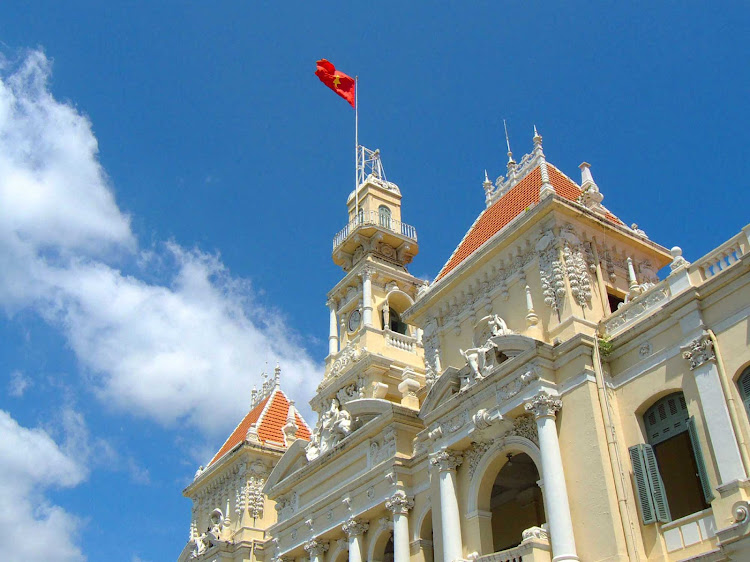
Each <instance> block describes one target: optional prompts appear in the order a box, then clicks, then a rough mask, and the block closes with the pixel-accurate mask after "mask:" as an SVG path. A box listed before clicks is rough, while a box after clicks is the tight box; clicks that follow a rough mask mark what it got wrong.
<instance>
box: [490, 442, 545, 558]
mask: <svg viewBox="0 0 750 562" xmlns="http://www.w3.org/2000/svg"><path fill="white" fill-rule="evenodd" d="M506 458H507V461H506V462H505V464H504V465H503V467H502V468H501V469H500V471H499V472H498V473H497V476H496V477H495V481H494V483H493V485H492V491H491V494H490V512H491V513H492V545H493V548H494V552H500V551H501V550H506V549H508V548H512V547H514V546H518V545H519V544H520V543H521V539H522V534H523V531H525V530H526V529H528V528H530V527H541V526H542V524H544V522H545V521H546V516H545V513H544V500H543V498H542V490H541V489H540V488H539V485H538V484H537V482H538V481H539V471H538V470H537V468H536V465H535V464H534V461H533V460H532V459H531V457H529V455H527V454H526V453H507V454H506Z"/></svg>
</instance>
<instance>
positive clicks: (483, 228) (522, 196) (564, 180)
mask: <svg viewBox="0 0 750 562" xmlns="http://www.w3.org/2000/svg"><path fill="white" fill-rule="evenodd" d="M547 170H548V173H549V179H550V183H551V184H552V186H553V187H554V188H555V191H556V192H557V194H558V195H560V196H561V197H565V198H566V199H568V200H570V201H576V200H577V199H578V198H579V197H580V196H581V193H582V192H581V188H580V187H579V186H578V185H577V184H576V183H575V182H574V181H573V180H571V179H570V178H569V177H568V176H566V175H565V174H563V173H562V172H561V171H560V170H558V169H557V168H555V167H554V166H553V165H552V164H550V163H549V162H548V163H547ZM541 187H542V173H541V171H540V169H539V166H537V167H536V168H534V169H533V170H532V171H531V172H529V173H528V174H527V175H526V176H525V177H524V178H523V179H522V180H521V181H519V182H518V183H517V184H516V185H514V186H513V187H512V188H511V189H509V190H508V192H507V193H506V194H505V195H503V196H502V197H500V198H499V199H498V200H497V201H495V202H494V203H493V204H492V205H490V206H489V207H488V208H487V209H485V210H484V211H482V213H481V214H480V215H479V217H478V218H477V220H476V221H475V222H474V224H473V225H472V226H471V228H470V229H469V231H468V232H467V233H466V236H464V239H463V240H462V241H461V243H460V244H459V245H458V247H457V248H456V250H455V251H454V252H453V255H451V257H450V258H449V259H448V262H447V263H446V264H445V265H444V266H443V269H442V270H441V271H440V273H439V274H438V276H437V278H436V279H435V281H438V280H440V279H441V278H443V277H445V276H446V275H447V274H448V273H450V272H451V271H453V270H454V269H455V268H456V267H458V265H459V264H460V263H461V262H462V261H464V260H465V259H466V258H468V257H469V256H470V255H471V254H473V253H474V252H475V251H476V250H477V249H478V248H479V247H480V246H481V245H482V244H484V243H485V242H487V240H489V239H490V238H492V236H493V235H495V234H496V233H498V232H499V231H500V230H501V229H502V228H504V227H505V226H507V225H508V224H509V223H510V221H512V220H513V219H514V218H516V217H517V216H518V215H520V214H521V213H523V212H524V211H525V210H526V209H528V208H529V207H532V206H534V205H536V204H537V203H539V190H540V189H541ZM605 216H606V218H607V219H609V220H610V221H612V222H615V223H618V224H622V221H620V219H618V218H617V217H615V216H614V215H612V214H611V213H607V214H606V215H605Z"/></svg>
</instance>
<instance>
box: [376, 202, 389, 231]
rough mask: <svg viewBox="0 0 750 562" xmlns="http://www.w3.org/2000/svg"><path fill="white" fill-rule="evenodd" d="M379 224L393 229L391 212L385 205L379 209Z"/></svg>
mask: <svg viewBox="0 0 750 562" xmlns="http://www.w3.org/2000/svg"><path fill="white" fill-rule="evenodd" d="M378 223H379V224H380V226H384V227H385V228H391V210H390V209H389V208H388V207H386V206H385V205H381V206H380V207H378Z"/></svg>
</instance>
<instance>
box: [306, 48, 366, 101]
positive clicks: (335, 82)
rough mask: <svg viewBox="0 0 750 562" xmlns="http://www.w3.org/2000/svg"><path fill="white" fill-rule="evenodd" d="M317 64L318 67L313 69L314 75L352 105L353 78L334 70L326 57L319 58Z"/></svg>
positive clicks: (354, 84)
mask: <svg viewBox="0 0 750 562" xmlns="http://www.w3.org/2000/svg"><path fill="white" fill-rule="evenodd" d="M317 64H318V69H317V70H316V71H315V75H316V76H317V77H318V78H320V81H321V82H323V84H325V85H326V86H328V87H329V88H331V90H333V91H334V92H336V93H337V94H338V95H340V96H341V97H342V98H344V99H345V100H346V101H348V102H349V105H351V106H352V107H354V89H355V87H356V83H355V82H354V78H352V77H351V76H347V75H346V74H344V73H343V72H341V71H339V70H336V67H335V66H333V65H332V64H331V63H330V62H328V61H327V60H326V59H320V60H319V61H318V63H317Z"/></svg>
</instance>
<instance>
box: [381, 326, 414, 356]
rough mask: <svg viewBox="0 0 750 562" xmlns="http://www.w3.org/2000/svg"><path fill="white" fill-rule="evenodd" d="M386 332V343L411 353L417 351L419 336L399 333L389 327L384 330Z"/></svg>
mask: <svg viewBox="0 0 750 562" xmlns="http://www.w3.org/2000/svg"><path fill="white" fill-rule="evenodd" d="M384 332H385V344H386V345H388V346H390V347H395V348H396V349H401V350H403V351H408V352H410V353H414V352H415V350H416V347H417V338H413V337H411V336H405V335H404V334H399V333H398V332H393V331H391V330H388V329H386V330H384Z"/></svg>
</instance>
